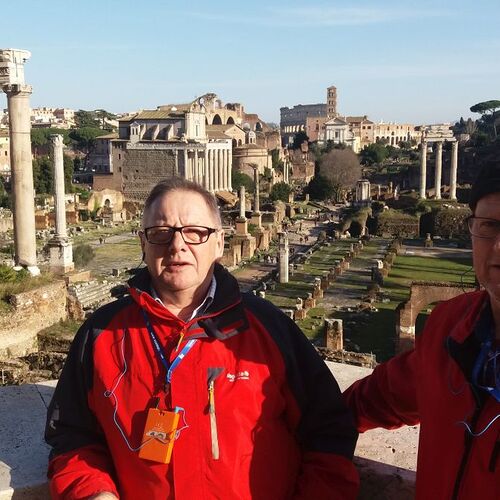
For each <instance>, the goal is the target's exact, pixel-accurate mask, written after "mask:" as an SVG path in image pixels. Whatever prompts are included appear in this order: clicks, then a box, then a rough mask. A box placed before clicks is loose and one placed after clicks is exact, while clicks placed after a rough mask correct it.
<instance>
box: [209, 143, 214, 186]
mask: <svg viewBox="0 0 500 500" xmlns="http://www.w3.org/2000/svg"><path fill="white" fill-rule="evenodd" d="M208 153H209V155H208V166H209V171H210V174H209V179H210V191H214V189H215V159H214V150H213V149H210V150H209V152H208Z"/></svg>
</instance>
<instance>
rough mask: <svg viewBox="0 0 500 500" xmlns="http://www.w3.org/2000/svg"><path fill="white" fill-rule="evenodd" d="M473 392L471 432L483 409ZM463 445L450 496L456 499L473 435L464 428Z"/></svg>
mask: <svg viewBox="0 0 500 500" xmlns="http://www.w3.org/2000/svg"><path fill="white" fill-rule="evenodd" d="M472 392H473V394H474V397H475V399H476V409H475V410H474V415H473V416H472V419H471V425H470V430H471V432H475V430H476V425H477V422H478V420H479V416H480V415H481V410H482V409H483V408H482V407H483V405H482V404H481V401H480V399H479V397H478V395H477V394H476V392H475V391H474V390H473V391H472ZM464 432H465V446H464V453H463V455H462V461H461V462H460V467H459V468H458V473H457V478H456V480H455V486H454V487H453V495H452V496H451V498H452V500H457V499H458V493H459V491H460V486H461V484H462V479H463V476H464V472H465V467H466V466H467V462H468V461H469V456H470V452H471V449H472V444H473V442H474V436H473V435H472V434H471V432H469V430H468V429H465V431H464Z"/></svg>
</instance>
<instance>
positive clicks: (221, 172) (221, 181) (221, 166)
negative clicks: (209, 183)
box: [219, 149, 224, 190]
mask: <svg viewBox="0 0 500 500" xmlns="http://www.w3.org/2000/svg"><path fill="white" fill-rule="evenodd" d="M223 189H224V155H223V150H222V149H219V190H223Z"/></svg>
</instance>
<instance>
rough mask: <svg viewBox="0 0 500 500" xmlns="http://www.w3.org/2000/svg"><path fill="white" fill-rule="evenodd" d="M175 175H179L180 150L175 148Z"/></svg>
mask: <svg viewBox="0 0 500 500" xmlns="http://www.w3.org/2000/svg"><path fill="white" fill-rule="evenodd" d="M174 162H175V171H174V174H175V175H179V151H178V150H177V149H174Z"/></svg>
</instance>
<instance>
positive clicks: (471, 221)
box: [467, 215, 500, 240]
mask: <svg viewBox="0 0 500 500" xmlns="http://www.w3.org/2000/svg"><path fill="white" fill-rule="evenodd" d="M475 219H480V220H491V221H495V222H498V224H499V225H500V220H499V219H492V218H491V217H477V216H476V215H470V216H469V217H467V227H468V228H469V233H470V234H471V235H472V236H474V237H475V238H481V239H483V240H494V239H495V238H498V235H500V232H499V233H498V234H497V235H496V236H479V235H477V234H474V233H473V232H472V227H471V226H472V224H473V222H474V220H475Z"/></svg>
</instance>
